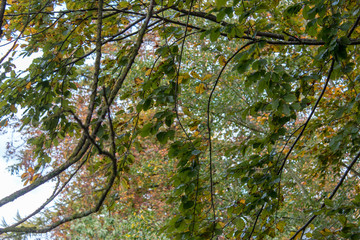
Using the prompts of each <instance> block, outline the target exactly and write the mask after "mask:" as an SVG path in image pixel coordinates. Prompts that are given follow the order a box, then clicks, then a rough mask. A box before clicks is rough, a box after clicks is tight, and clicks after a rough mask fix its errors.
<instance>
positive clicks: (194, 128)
mask: <svg viewBox="0 0 360 240" xmlns="http://www.w3.org/2000/svg"><path fill="white" fill-rule="evenodd" d="M196 129H198V126H197V125H196V126H192V127H191V128H190V131H195V130H196Z"/></svg>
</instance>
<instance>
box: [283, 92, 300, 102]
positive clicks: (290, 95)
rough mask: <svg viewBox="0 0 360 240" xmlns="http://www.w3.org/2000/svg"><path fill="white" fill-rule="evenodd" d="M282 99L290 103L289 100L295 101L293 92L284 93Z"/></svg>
mask: <svg viewBox="0 0 360 240" xmlns="http://www.w3.org/2000/svg"><path fill="white" fill-rule="evenodd" d="M284 100H285V101H286V102H287V103H291V102H295V101H297V98H296V96H295V95H294V94H292V93H289V94H286V95H285V96H284Z"/></svg>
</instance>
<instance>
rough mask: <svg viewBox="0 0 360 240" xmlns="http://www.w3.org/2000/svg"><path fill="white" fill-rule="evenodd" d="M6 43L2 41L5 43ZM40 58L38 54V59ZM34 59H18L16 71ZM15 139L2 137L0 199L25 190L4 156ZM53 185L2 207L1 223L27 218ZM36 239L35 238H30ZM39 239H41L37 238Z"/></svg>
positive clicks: (16, 135) (10, 133)
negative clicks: (10, 169)
mask: <svg viewBox="0 0 360 240" xmlns="http://www.w3.org/2000/svg"><path fill="white" fill-rule="evenodd" d="M4 42H5V41H1V43H4ZM5 51H6V49H5V48H0V58H1V57H2V56H4V54H5ZM38 56H40V54H38V55H37V56H36V57H38ZM31 61H32V58H27V59H24V58H17V59H16V60H15V61H14V63H15V64H16V70H25V69H26V68H27V67H28V66H29V65H30V63H31ZM11 138H13V139H14V140H17V139H19V133H16V132H14V131H11V129H9V131H8V133H6V134H3V135H0V199H2V198H4V197H6V196H8V195H10V194H11V193H13V192H15V191H17V190H19V189H21V188H23V187H24V186H23V183H22V182H21V179H20V177H19V176H15V175H11V174H10V172H9V171H8V170H7V167H8V166H10V165H13V164H14V163H16V161H15V159H14V160H10V161H9V162H6V160H5V159H4V155H5V153H6V143H7V142H8V141H10V140H11ZM53 186H54V184H53V183H48V184H43V185H42V186H40V187H38V188H37V189H35V190H34V191H32V192H30V193H28V194H26V195H24V196H22V197H20V198H19V199H17V200H15V201H14V202H11V203H8V204H6V205H4V206H2V207H0V223H1V222H2V219H3V218H4V219H5V221H6V222H7V224H11V223H14V222H15V221H14V217H15V216H16V215H17V212H19V213H20V216H21V217H26V216H27V215H28V214H30V213H32V212H33V211H34V210H35V209H37V208H38V207H39V206H40V205H42V204H43V203H44V202H45V201H46V199H47V198H48V197H49V196H50V195H51V193H52V191H53V188H52V187H53ZM29 239H35V238H29ZM36 239H39V238H36Z"/></svg>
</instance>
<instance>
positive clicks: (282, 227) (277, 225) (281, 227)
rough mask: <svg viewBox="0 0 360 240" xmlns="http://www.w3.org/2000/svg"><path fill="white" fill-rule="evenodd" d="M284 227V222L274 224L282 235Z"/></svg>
mask: <svg viewBox="0 0 360 240" xmlns="http://www.w3.org/2000/svg"><path fill="white" fill-rule="evenodd" d="M285 225H286V223H285V222H284V221H280V222H278V223H277V224H276V228H277V229H278V230H279V232H281V233H283V232H284V227H285Z"/></svg>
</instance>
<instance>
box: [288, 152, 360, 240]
mask: <svg viewBox="0 0 360 240" xmlns="http://www.w3.org/2000/svg"><path fill="white" fill-rule="evenodd" d="M359 158H360V151H359V152H358V154H357V155H356V156H355V157H354V159H353V160H352V162H351V163H350V164H349V166H348V167H347V168H346V171H345V173H344V174H343V176H342V177H341V179H340V181H339V182H338V184H337V185H336V187H335V188H334V190H333V191H332V193H331V195H330V196H329V198H328V199H329V200H331V199H333V197H334V196H335V194H336V192H337V191H338V190H339V188H340V187H341V185H342V184H343V182H344V181H345V178H346V176H347V175H348V173H349V172H350V170H351V169H352V167H353V166H354V165H355V163H356V162H357V160H358V159H359ZM324 207H325V203H323V204H322V205H321V207H320V209H322V208H324ZM317 216H318V215H313V216H312V217H311V218H310V219H309V221H307V222H306V223H305V224H304V225H303V226H302V227H301V228H300V229H299V230H297V231H296V233H294V235H293V236H292V237H291V238H290V240H292V239H295V238H296V236H297V235H298V234H299V233H300V232H305V230H306V228H307V227H308V226H309V224H310V223H311V222H312V221H313V220H314V219H315V218H316V217H317Z"/></svg>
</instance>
